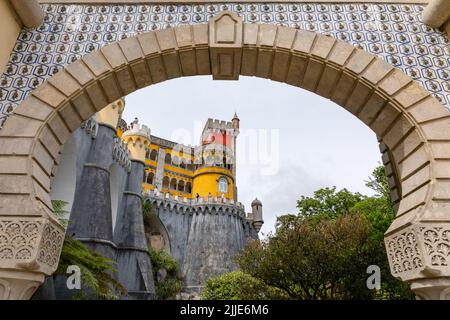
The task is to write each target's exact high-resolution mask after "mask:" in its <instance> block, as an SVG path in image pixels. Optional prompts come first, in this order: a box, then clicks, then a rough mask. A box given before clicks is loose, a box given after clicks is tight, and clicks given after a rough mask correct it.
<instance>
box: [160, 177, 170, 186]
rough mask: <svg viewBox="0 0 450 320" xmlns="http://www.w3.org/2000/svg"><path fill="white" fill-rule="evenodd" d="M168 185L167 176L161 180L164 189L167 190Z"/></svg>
mask: <svg viewBox="0 0 450 320" xmlns="http://www.w3.org/2000/svg"><path fill="white" fill-rule="evenodd" d="M169 184H170V178H169V177H168V176H165V177H164V178H163V184H162V187H163V188H165V189H168V188H169Z"/></svg>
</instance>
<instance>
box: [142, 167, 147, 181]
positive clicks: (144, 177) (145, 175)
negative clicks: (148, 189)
mask: <svg viewBox="0 0 450 320" xmlns="http://www.w3.org/2000/svg"><path fill="white" fill-rule="evenodd" d="M146 181H147V171H145V169H144V176H143V177H142V182H146Z"/></svg>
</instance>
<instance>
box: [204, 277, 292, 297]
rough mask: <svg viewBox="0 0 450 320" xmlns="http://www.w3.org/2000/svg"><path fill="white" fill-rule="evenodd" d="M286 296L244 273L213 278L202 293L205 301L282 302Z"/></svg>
mask: <svg viewBox="0 0 450 320" xmlns="http://www.w3.org/2000/svg"><path fill="white" fill-rule="evenodd" d="M286 298H287V296H286V294H285V293H284V292H283V291H281V290H279V289H277V288H275V287H271V286H268V285H266V284H265V283H264V282H262V281H261V280H259V279H257V278H254V277H252V276H251V275H249V274H247V273H244V272H242V271H234V272H230V273H226V274H223V275H221V276H218V277H215V278H211V279H209V280H208V281H207V282H206V285H205V288H204V289H203V292H202V299H204V300H280V299H286Z"/></svg>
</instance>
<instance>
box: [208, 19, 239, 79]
mask: <svg viewBox="0 0 450 320" xmlns="http://www.w3.org/2000/svg"><path fill="white" fill-rule="evenodd" d="M242 32H243V26H242V18H241V17H239V16H237V15H236V14H234V13H232V12H230V11H223V12H221V13H220V14H218V15H217V16H215V17H212V18H211V19H210V20H209V46H210V51H209V53H210V58H211V70H212V75H213V79H214V80H238V79H239V72H240V70H241V55H242Z"/></svg>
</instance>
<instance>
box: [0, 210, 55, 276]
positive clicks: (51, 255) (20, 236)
mask: <svg viewBox="0 0 450 320" xmlns="http://www.w3.org/2000/svg"><path fill="white" fill-rule="evenodd" d="M63 242H64V229H63V228H62V227H61V226H59V225H57V224H56V223H54V222H52V221H50V220H47V219H44V218H19V217H11V218H5V217H3V219H2V220H0V264H1V265H2V267H3V268H7V267H11V268H16V269H27V270H34V271H40V272H43V273H45V274H51V273H53V272H54V270H55V269H56V267H57V265H58V260H59V254H60V251H61V248H62V244H63Z"/></svg>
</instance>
